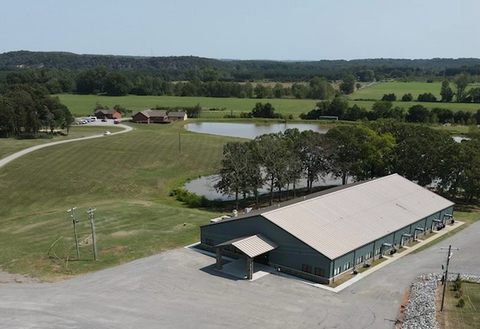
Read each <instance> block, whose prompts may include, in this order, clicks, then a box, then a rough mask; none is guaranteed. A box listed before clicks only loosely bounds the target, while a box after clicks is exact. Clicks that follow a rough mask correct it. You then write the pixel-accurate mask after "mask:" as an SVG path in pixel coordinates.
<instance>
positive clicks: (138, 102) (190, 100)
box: [57, 83, 480, 119]
mask: <svg viewBox="0 0 480 329" xmlns="http://www.w3.org/2000/svg"><path fill="white" fill-rule="evenodd" d="M389 84H390V83H383V84H377V85H375V86H372V87H369V88H367V89H365V90H361V91H357V92H355V93H354V94H353V95H351V96H350V99H349V100H348V101H349V105H350V106H352V105H353V104H357V105H358V106H360V107H364V108H366V109H367V110H370V109H371V108H372V105H373V103H374V102H375V101H372V100H370V101H365V100H356V101H355V100H353V99H357V98H363V99H367V98H370V97H373V96H376V97H377V98H378V99H379V100H380V99H381V98H382V96H383V94H384V93H388V91H387V92H383V91H380V92H379V91H373V92H372V95H373V96H368V97H367V96H362V95H357V93H360V92H366V91H368V90H369V89H372V88H379V87H378V86H382V85H389ZM402 84H403V83H402ZM409 84H414V85H416V84H417V83H405V85H406V86H408V85H409ZM423 85H425V86H430V85H432V84H430V83H429V84H427V83H423ZM396 94H397V93H396ZM402 95H403V93H402ZM57 96H58V97H59V98H60V100H61V102H62V103H63V104H65V105H66V106H67V107H68V108H69V109H70V111H71V112H72V114H74V115H75V116H86V115H89V114H92V113H93V109H94V108H95V104H96V103H97V102H99V103H100V104H102V105H104V106H108V107H109V108H113V106H115V105H116V104H119V105H121V106H123V107H125V108H127V109H129V110H132V111H140V110H145V109H147V108H153V107H155V106H157V105H159V106H165V107H170V108H172V109H174V108H177V107H186V106H195V105H197V104H200V105H201V106H202V107H203V108H209V109H223V110H215V111H203V112H202V119H221V118H224V117H225V116H226V115H230V114H233V115H236V116H237V117H239V116H240V114H241V113H242V112H250V111H251V110H252V109H253V108H254V107H255V104H256V103H258V102H261V103H267V102H269V103H271V104H272V105H273V106H274V107H275V110H276V112H277V113H281V114H283V115H286V116H288V115H290V114H291V115H292V116H293V117H294V119H298V118H299V115H300V114H301V113H307V112H309V111H310V110H312V109H314V108H315V106H316V104H317V103H318V102H319V100H313V99H287V98H282V99H278V98H273V99H250V98H213V97H177V96H133V95H129V96H119V97H109V96H99V95H73V94H61V95H57ZM417 96H418V95H414V97H417ZM397 97H398V94H397ZM400 97H401V95H400ZM416 104H421V105H423V106H425V107H426V108H428V109H432V108H434V107H441V108H448V109H451V110H453V111H459V110H463V111H469V112H472V113H473V112H476V111H477V110H478V109H480V104H478V103H440V102H437V103H426V102H425V103H418V102H402V101H397V102H394V106H399V107H402V108H404V109H405V111H406V110H407V109H408V108H409V107H411V106H413V105H416Z"/></svg>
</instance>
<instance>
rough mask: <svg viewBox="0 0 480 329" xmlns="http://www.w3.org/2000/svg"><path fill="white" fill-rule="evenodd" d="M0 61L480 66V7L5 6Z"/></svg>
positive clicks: (305, 0) (1, 0)
mask: <svg viewBox="0 0 480 329" xmlns="http://www.w3.org/2000/svg"><path fill="white" fill-rule="evenodd" d="M0 8H1V9H0V10H1V16H0V17H1V18H0V53H4V52H9V51H17V50H29V51H66V52H72V53H76V54H104V55H106V54H109V55H129V56H200V57H208V58H217V59H242V60H248V59H252V60H254V59H267V60H325V59H326V60H336V59H344V60H352V59H366V58H405V59H430V58H467V57H474V58H480V19H479V18H480V1H479V0H456V1H452V0H448V1H447V0H401V1H399V0H329V1H327V0H302V1H300V0H297V1H294V0H291V1H288V0H275V1H273V0H272V1H271V0H241V1H239V0H236V1H233V0H173V1H165V0H135V1H133V0H129V1H126V0H95V1H92V0H80V1H78V0H75V1H73V0H61V1H60V0H41V1H40V0H0Z"/></svg>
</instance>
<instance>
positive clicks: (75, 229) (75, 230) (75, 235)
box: [67, 207, 80, 258]
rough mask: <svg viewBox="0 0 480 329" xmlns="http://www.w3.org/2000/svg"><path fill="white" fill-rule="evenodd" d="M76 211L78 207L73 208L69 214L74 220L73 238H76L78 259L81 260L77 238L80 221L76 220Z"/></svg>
mask: <svg viewBox="0 0 480 329" xmlns="http://www.w3.org/2000/svg"><path fill="white" fill-rule="evenodd" d="M75 209H77V207H73V208H71V209H68V210H67V212H69V213H70V218H71V219H72V224H73V236H74V238H75V249H76V250H77V258H80V249H79V248H78V237H77V223H78V220H77V219H76V218H75Z"/></svg>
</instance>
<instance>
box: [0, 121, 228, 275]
mask: <svg viewBox="0 0 480 329" xmlns="http://www.w3.org/2000/svg"><path fill="white" fill-rule="evenodd" d="M85 128H88V127H83V126H80V127H78V129H79V131H80V130H81V129H85ZM134 128H135V129H134V130H133V131H131V132H129V133H126V134H120V135H116V136H110V137H108V138H98V139H91V140H85V141H78V142H74V143H70V144H62V145H56V146H52V147H49V148H45V149H42V150H38V151H35V152H33V153H30V154H28V155H25V156H23V157H21V158H19V159H17V160H15V161H14V162H12V163H9V164H7V165H6V166H4V167H3V168H2V169H1V170H0V250H1V252H0V267H1V268H2V269H4V270H7V271H11V272H17V273H26V274H31V275H34V276H37V277H40V278H41V279H43V280H55V279H58V278H62V277H68V276H71V275H76V274H81V273H85V272H88V271H92V270H98V269H102V268H105V267H109V266H113V265H117V264H121V263H124V262H127V261H130V260H133V259H136V258H140V257H144V256H147V255H151V254H155V253H158V252H160V251H162V250H165V249H171V248H174V247H178V246H183V245H186V244H189V243H193V242H195V241H197V240H198V234H199V233H198V232H199V230H198V227H199V225H201V224H205V223H208V220H209V219H210V218H213V217H216V216H218V214H217V213H211V212H207V211H204V210H199V209H189V208H186V207H185V206H184V205H182V204H181V203H180V202H178V201H176V200H174V199H173V198H172V197H170V196H169V192H170V191H171V189H173V188H176V187H178V186H180V185H181V184H182V182H184V181H186V180H187V179H190V178H196V177H198V176H199V175H202V174H209V173H214V172H216V171H217V169H218V168H219V165H220V159H221V157H222V146H223V144H224V143H226V142H227V141H231V140H234V139H233V138H227V137H221V136H212V135H203V134H194V133H191V132H187V131H185V130H184V129H183V128H182V124H181V123H179V124H170V125H134ZM103 129H104V128H103ZM87 130H88V129H87ZM179 133H180V134H181V143H182V144H181V153H179V145H178V143H179ZM73 206H76V207H78V208H77V211H76V215H77V218H78V219H79V224H78V235H79V241H80V242H82V246H81V248H80V249H81V250H80V259H79V260H77V259H76V255H75V247H74V246H75V244H74V240H73V229H72V221H71V219H70V217H69V214H68V213H67V211H66V210H67V209H69V208H71V207H73ZM89 207H92V208H96V209H97V211H96V217H95V224H96V227H97V236H98V249H99V255H100V256H99V258H100V259H99V260H98V261H97V262H94V261H92V258H93V257H92V251H91V249H92V247H91V241H89V242H90V244H86V243H83V242H84V241H85V239H87V238H88V236H89V235H90V228H89V224H88V221H87V213H86V211H87V209H88V208H89ZM57 240H58V241H57ZM55 241H57V242H56V243H55ZM87 241H88V240H87ZM52 244H53V246H52ZM50 248H51V250H50V252H49V249H50Z"/></svg>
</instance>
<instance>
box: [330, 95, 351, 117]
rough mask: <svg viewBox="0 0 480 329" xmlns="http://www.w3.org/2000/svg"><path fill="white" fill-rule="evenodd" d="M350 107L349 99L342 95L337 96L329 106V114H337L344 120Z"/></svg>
mask: <svg viewBox="0 0 480 329" xmlns="http://www.w3.org/2000/svg"><path fill="white" fill-rule="evenodd" d="M347 109H348V101H347V100H346V99H344V98H342V97H335V98H334V99H333V100H332V101H331V102H330V105H329V106H328V112H327V115H331V116H336V117H338V119H339V120H343V118H344V116H345V113H346V112H347Z"/></svg>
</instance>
